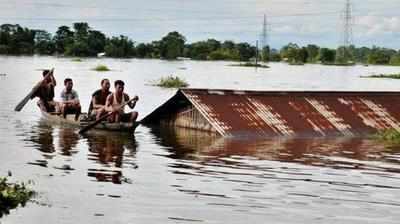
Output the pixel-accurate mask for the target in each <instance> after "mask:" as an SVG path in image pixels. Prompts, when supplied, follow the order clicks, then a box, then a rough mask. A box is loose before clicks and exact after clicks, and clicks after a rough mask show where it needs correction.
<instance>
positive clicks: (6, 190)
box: [0, 177, 34, 217]
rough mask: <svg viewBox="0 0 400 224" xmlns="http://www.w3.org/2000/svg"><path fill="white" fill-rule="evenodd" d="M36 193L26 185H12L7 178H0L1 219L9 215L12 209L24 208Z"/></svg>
mask: <svg viewBox="0 0 400 224" xmlns="http://www.w3.org/2000/svg"><path fill="white" fill-rule="evenodd" d="M33 194H34V192H33V191H31V190H29V189H28V188H27V187H26V186H25V184H24V183H22V184H11V183H8V182H7V178H2V177H0V217H2V216H3V215H4V214H8V213H9V211H10V209H14V208H16V207H18V205H22V206H24V205H25V203H26V202H27V201H28V200H29V199H30V198H31V197H32V196H33Z"/></svg>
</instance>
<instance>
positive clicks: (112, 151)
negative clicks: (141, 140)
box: [26, 121, 138, 184]
mask: <svg viewBox="0 0 400 224" xmlns="http://www.w3.org/2000/svg"><path fill="white" fill-rule="evenodd" d="M77 132H78V130H77V129H74V128H70V127H63V126H55V127H53V126H51V124H49V123H46V122H45V121H43V122H39V124H38V125H36V126H34V127H33V130H32V132H30V133H29V135H27V139H26V141H27V142H31V143H33V145H32V146H33V148H35V149H37V150H39V151H40V152H42V156H43V159H37V160H35V161H32V162H29V164H31V165H38V166H42V167H47V166H48V163H49V160H51V159H53V158H54V157H56V154H57V153H58V154H60V155H62V156H66V157H71V156H74V154H76V153H78V152H79V149H78V147H77V146H78V143H79V141H84V140H85V143H86V144H87V147H85V148H87V149H88V152H85V153H87V155H88V160H89V161H94V164H93V167H89V168H88V172H87V175H88V176H89V177H92V178H95V180H97V181H100V182H112V183H115V184H121V183H122V182H125V183H129V182H131V181H130V180H128V179H127V178H124V177H123V174H122V169H123V168H133V169H136V168H137V165H136V163H135V162H134V157H135V154H136V148H137V146H138V144H137V142H136V140H135V138H134V136H131V135H129V134H124V133H113V132H104V131H92V132H90V134H88V135H85V136H84V137H83V138H82V137H81V136H80V135H79V134H78V133H77ZM56 143H57V144H56ZM79 148H82V147H79ZM66 161H67V162H68V161H70V160H68V159H67V160H66ZM57 162H58V161H57ZM54 168H55V169H60V170H65V171H71V170H75V169H74V168H73V167H71V166H70V165H68V164H64V165H62V166H61V167H60V166H59V164H58V165H57V166H54ZM67 173H68V172H67Z"/></svg>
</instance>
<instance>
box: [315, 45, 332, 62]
mask: <svg viewBox="0 0 400 224" xmlns="http://www.w3.org/2000/svg"><path fill="white" fill-rule="evenodd" d="M335 56H336V51H335V50H332V49H329V48H321V49H319V55H318V60H319V61H321V63H323V64H326V63H334V62H335Z"/></svg>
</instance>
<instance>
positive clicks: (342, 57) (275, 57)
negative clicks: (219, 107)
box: [0, 22, 400, 66]
mask: <svg viewBox="0 0 400 224" xmlns="http://www.w3.org/2000/svg"><path fill="white" fill-rule="evenodd" d="M0 54H6V55H32V54H40V55H61V56H71V57H95V56H98V55H105V56H107V57H117V58H133V57H135V58H161V59H167V60H171V59H173V60H174V59H177V58H179V57H183V58H191V59H194V60H230V61H250V60H252V59H255V58H256V57H259V58H258V59H260V61H264V62H267V61H284V62H288V63H290V64H293V65H301V64H304V63H321V64H326V65H353V64H355V63H361V64H376V65H397V66H400V51H398V50H394V49H388V48H380V47H376V46H374V47H372V48H368V47H360V48H356V47H355V46H353V45H352V46H349V47H343V46H339V47H338V48H337V49H329V48H324V47H320V46H317V45H315V44H309V45H307V46H299V45H297V44H295V43H289V44H287V45H285V46H283V47H282V48H281V49H279V50H278V49H272V48H270V46H266V47H264V48H262V49H259V50H258V52H257V48H256V47H255V46H253V45H251V44H249V43H245V42H242V43H235V42H233V41H230V40H225V41H218V40H215V39H207V40H203V41H197V42H193V43H187V42H186V38H185V36H183V35H182V34H180V33H179V32H176V31H173V32H170V33H168V34H166V35H165V36H164V37H162V38H161V39H160V40H155V41H152V42H150V43H136V42H135V41H134V40H131V39H130V38H129V37H126V36H123V35H121V36H117V37H107V36H106V35H105V34H104V33H103V32H101V31H99V30H94V29H92V28H91V27H90V26H89V24H88V23H85V22H78V23H74V24H73V25H72V28H70V27H69V26H65V25H63V26H60V27H59V28H58V29H57V31H56V33H55V34H54V35H52V34H51V33H49V32H47V31H45V30H37V29H29V28H25V27H21V26H20V25H18V24H3V25H1V26H0Z"/></svg>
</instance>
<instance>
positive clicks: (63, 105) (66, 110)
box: [60, 78, 81, 120]
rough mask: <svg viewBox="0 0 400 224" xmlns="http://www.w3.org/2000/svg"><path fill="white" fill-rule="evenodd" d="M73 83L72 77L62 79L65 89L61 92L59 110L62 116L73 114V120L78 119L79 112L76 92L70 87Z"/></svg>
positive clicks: (79, 107)
mask: <svg viewBox="0 0 400 224" xmlns="http://www.w3.org/2000/svg"><path fill="white" fill-rule="evenodd" d="M73 85H74V84H73V82H72V79H70V78H66V79H65V80H64V86H65V89H64V90H63V91H62V92H61V102H60V110H61V113H62V115H63V116H64V118H65V117H66V116H67V114H75V120H78V118H79V115H80V114H81V105H80V103H79V96H78V93H77V92H76V91H75V90H73V89H72V87H73Z"/></svg>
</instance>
